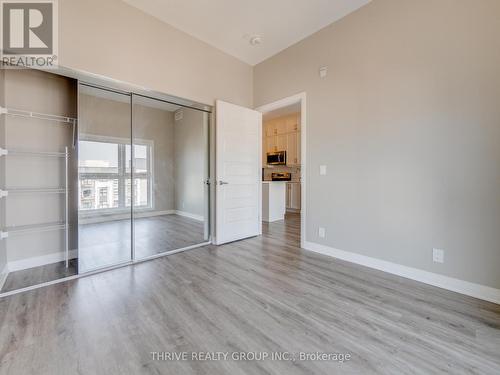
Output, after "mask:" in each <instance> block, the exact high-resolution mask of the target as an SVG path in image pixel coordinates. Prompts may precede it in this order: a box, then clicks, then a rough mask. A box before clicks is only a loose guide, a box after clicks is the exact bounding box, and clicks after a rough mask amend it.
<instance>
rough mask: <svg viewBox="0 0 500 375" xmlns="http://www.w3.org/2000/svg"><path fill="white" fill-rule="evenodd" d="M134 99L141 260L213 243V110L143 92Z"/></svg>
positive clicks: (137, 242)
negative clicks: (210, 140)
mask: <svg viewBox="0 0 500 375" xmlns="http://www.w3.org/2000/svg"><path fill="white" fill-rule="evenodd" d="M132 103H133V110H132V124H133V126H132V129H133V145H134V147H133V150H132V153H133V156H132V159H133V162H132V165H133V178H134V184H133V196H134V211H133V217H134V220H133V221H134V253H135V259H144V258H148V257H153V256H156V255H158V254H161V253H164V252H169V251H173V250H179V249H183V248H186V247H189V246H193V245H196V244H200V243H203V242H207V241H208V227H209V218H208V204H209V196H208V191H209V189H208V185H207V180H208V155H209V154H208V115H207V113H205V112H203V111H199V110H195V109H191V108H185V107H181V106H179V105H176V104H172V103H169V102H165V101H161V100H157V99H152V98H148V97H144V96H140V95H133V96H132ZM127 160H128V159H127Z"/></svg>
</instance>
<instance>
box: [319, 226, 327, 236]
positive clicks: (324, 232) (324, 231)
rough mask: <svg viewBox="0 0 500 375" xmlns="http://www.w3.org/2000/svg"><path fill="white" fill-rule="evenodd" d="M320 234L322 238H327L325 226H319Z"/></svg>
mask: <svg viewBox="0 0 500 375" xmlns="http://www.w3.org/2000/svg"><path fill="white" fill-rule="evenodd" d="M318 236H319V237H320V238H325V237H326V229H325V228H323V227H319V228H318Z"/></svg>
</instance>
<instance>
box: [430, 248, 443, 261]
mask: <svg viewBox="0 0 500 375" xmlns="http://www.w3.org/2000/svg"><path fill="white" fill-rule="evenodd" d="M432 260H433V261H434V262H435V263H444V250H443V249H432Z"/></svg>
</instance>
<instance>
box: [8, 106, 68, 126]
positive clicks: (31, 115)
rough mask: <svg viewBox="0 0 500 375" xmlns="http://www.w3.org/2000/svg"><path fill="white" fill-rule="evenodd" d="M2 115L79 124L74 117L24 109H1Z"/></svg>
mask: <svg viewBox="0 0 500 375" xmlns="http://www.w3.org/2000/svg"><path fill="white" fill-rule="evenodd" d="M0 114H5V115H10V116H17V117H27V118H36V119H41V120H48V121H56V122H61V123H64V124H70V125H76V123H77V119H76V118H74V117H67V116H59V115H51V114H47V113H39V112H31V111H24V110H22V109H14V108H5V107H0Z"/></svg>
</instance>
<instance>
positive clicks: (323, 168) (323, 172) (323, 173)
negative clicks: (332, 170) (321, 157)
mask: <svg viewBox="0 0 500 375" xmlns="http://www.w3.org/2000/svg"><path fill="white" fill-rule="evenodd" d="M319 174H320V176H326V165H320V166H319Z"/></svg>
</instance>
